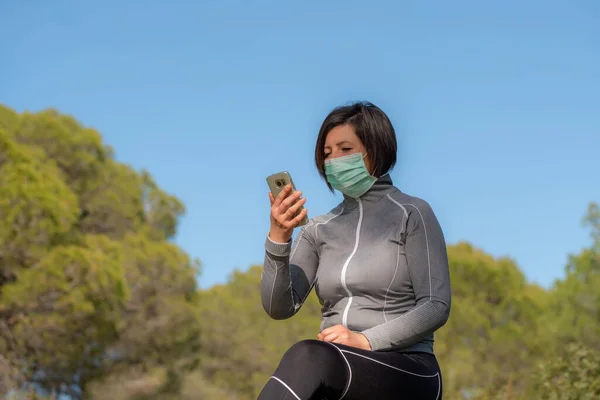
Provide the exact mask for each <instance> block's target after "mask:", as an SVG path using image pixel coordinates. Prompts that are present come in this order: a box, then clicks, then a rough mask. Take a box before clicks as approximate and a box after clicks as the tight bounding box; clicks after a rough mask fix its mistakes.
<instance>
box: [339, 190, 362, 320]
mask: <svg viewBox="0 0 600 400" xmlns="http://www.w3.org/2000/svg"><path fill="white" fill-rule="evenodd" d="M357 200H358V211H359V214H358V224H357V225H356V240H355V243H354V250H352V254H350V257H348V259H347V260H346V262H345V263H344V266H343V267H342V274H341V277H340V280H341V282H342V287H343V288H344V290H345V291H346V293H347V294H348V303H347V304H346V307H345V308H344V314H343V315H342V325H344V326H345V327H346V328H348V311H350V306H351V305H352V292H351V291H350V289H348V286H347V285H346V271H347V270H348V264H350V261H351V260H352V257H354V254H356V251H357V250H358V242H359V241H360V227H361V225H362V220H363V206H362V201H361V200H360V199H357Z"/></svg>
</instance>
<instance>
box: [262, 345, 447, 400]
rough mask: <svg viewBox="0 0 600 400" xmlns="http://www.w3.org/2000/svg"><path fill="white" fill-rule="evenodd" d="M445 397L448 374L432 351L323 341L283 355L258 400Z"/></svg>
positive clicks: (437, 399)
mask: <svg viewBox="0 0 600 400" xmlns="http://www.w3.org/2000/svg"><path fill="white" fill-rule="evenodd" d="M400 398H402V399H406V400H412V399H419V400H441V399H442V376H441V373H440V368H439V365H438V363H437V360H436V358H435V356H434V355H433V354H429V353H416V352H415V353H398V352H376V351H367V350H361V349H357V348H354V347H349V346H344V345H340V344H332V343H327V342H322V341H318V340H304V341H301V342H298V343H296V344H295V345H293V346H292V347H290V349H289V350H288V351H287V352H286V353H285V354H284V355H283V358H282V359H281V362H280V363H279V366H278V367H277V369H276V370H275V373H274V374H273V376H272V377H271V378H270V379H269V380H268V382H267V384H266V385H265V387H264V388H263V390H262V392H261V393H260V395H259V396H258V400H341V399H344V400H368V399H377V400H386V399H400Z"/></svg>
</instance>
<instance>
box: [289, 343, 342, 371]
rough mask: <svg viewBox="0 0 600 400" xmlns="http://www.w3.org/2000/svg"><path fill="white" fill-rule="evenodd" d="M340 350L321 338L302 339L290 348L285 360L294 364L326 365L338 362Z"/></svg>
mask: <svg viewBox="0 0 600 400" xmlns="http://www.w3.org/2000/svg"><path fill="white" fill-rule="evenodd" d="M339 358H340V354H339V351H338V350H337V349H336V348H335V347H334V346H333V345H332V344H330V343H326V342H322V341H319V340H314V339H308V340H302V341H300V342H298V343H296V344H294V345H293V346H292V347H290V348H289V349H288V351H287V352H286V353H285V354H284V355H283V360H282V361H284V360H285V362H288V363H292V364H294V365H319V366H321V367H323V366H326V365H334V364H338V362H339Z"/></svg>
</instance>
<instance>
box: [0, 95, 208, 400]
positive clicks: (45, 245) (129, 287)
mask: <svg viewBox="0 0 600 400" xmlns="http://www.w3.org/2000/svg"><path fill="white" fill-rule="evenodd" d="M183 212H184V207H183V205H182V203H181V202H180V201H179V200H178V199H177V198H176V197H174V196H172V195H170V194H168V193H166V192H164V191H163V190H162V189H161V188H160V187H159V186H158V185H157V184H156V183H155V182H154V181H153V179H152V177H151V176H150V175H149V174H148V173H147V172H145V171H142V172H139V173H138V172H136V171H135V170H133V169H132V168H131V167H129V166H128V165H125V164H122V163H119V162H117V161H116V160H115V159H114V157H113V152H112V149H110V148H109V147H108V146H106V145H104V144H103V143H102V138H101V136H100V134H99V133H98V132H96V131H95V130H94V129H92V128H88V127H84V126H82V125H81V124H80V123H79V122H77V121H76V120H75V119H73V118H72V117H69V116H65V115H61V114H60V113H58V112H57V111H55V110H45V111H42V112H39V113H23V114H21V115H19V114H17V113H15V112H14V111H12V110H10V109H8V108H6V107H0V217H1V218H2V223H1V224H0V354H1V355H2V357H1V358H0V370H2V371H7V372H6V374H4V373H2V375H3V376H4V377H5V378H4V379H3V381H1V382H0V385H1V386H0V389H2V391H3V392H4V393H7V392H8V391H9V390H10V389H11V388H12V389H24V388H25V387H31V388H34V389H35V391H36V392H37V393H40V394H43V393H47V394H53V395H59V394H68V395H70V396H71V397H72V398H84V397H85V398H88V397H89V396H86V393H88V392H89V389H88V388H91V387H93V386H94V384H95V383H97V382H100V381H102V380H104V379H110V378H111V377H112V378H114V376H119V375H115V374H116V373H117V371H118V373H119V374H121V375H123V376H125V375H126V374H132V373H134V372H135V371H140V370H142V371H145V370H152V369H156V368H158V369H161V368H162V369H163V370H164V371H167V372H168V374H170V375H174V376H176V375H179V374H181V373H182V371H185V370H186V369H187V368H190V367H192V366H194V365H195V362H196V359H197V356H195V353H196V352H197V346H198V343H199V342H198V338H199V337H198V329H199V321H198V318H197V299H198V294H197V288H196V283H195V282H196V275H197V273H198V264H197V262H196V261H194V260H191V259H190V258H189V257H188V256H187V255H186V254H185V253H184V252H183V251H182V250H181V249H179V248H178V247H177V246H176V245H174V244H172V243H170V242H169V241H168V240H169V239H170V238H172V237H173V235H174V234H175V231H176V227H177V221H178V219H179V218H180V216H181V215H182V214H183ZM190 350H191V353H190ZM9 372H10V373H9Z"/></svg>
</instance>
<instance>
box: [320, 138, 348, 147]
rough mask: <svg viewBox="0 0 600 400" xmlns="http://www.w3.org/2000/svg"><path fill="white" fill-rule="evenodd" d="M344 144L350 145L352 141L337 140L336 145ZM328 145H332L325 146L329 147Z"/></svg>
mask: <svg viewBox="0 0 600 400" xmlns="http://www.w3.org/2000/svg"><path fill="white" fill-rule="evenodd" d="M342 144H349V145H350V146H352V143H350V142H349V141H347V140H342V141H341V142H337V143H336V144H335V145H336V146H340V145H342ZM327 147H331V146H325V148H327Z"/></svg>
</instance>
